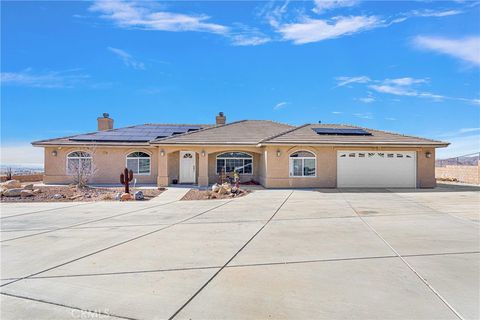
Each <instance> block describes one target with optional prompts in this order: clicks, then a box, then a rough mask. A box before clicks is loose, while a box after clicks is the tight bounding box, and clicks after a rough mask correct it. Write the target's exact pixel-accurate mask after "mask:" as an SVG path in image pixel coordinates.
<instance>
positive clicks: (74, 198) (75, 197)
mask: <svg viewBox="0 0 480 320" xmlns="http://www.w3.org/2000/svg"><path fill="white" fill-rule="evenodd" d="M81 197H82V195H81V194H77V195H76V196H71V197H69V198H68V199H70V200H76V199H78V198H81Z"/></svg>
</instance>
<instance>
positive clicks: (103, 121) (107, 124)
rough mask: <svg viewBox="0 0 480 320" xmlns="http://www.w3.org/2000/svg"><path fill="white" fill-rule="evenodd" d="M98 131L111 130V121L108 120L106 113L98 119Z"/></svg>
mask: <svg viewBox="0 0 480 320" xmlns="http://www.w3.org/2000/svg"><path fill="white" fill-rule="evenodd" d="M97 121H98V131H105V130H110V129H113V119H112V118H109V115H108V113H106V112H104V113H103V117H98V118H97Z"/></svg>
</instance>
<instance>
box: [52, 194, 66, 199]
mask: <svg viewBox="0 0 480 320" xmlns="http://www.w3.org/2000/svg"><path fill="white" fill-rule="evenodd" d="M63 197H64V195H63V194H60V193H55V194H54V195H53V196H52V198H53V199H57V200H58V199H63Z"/></svg>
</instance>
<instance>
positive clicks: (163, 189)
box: [158, 187, 167, 191]
mask: <svg viewBox="0 0 480 320" xmlns="http://www.w3.org/2000/svg"><path fill="white" fill-rule="evenodd" d="M158 190H160V191H165V190H167V188H165V187H158Z"/></svg>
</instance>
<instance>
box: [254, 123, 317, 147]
mask: <svg viewBox="0 0 480 320" xmlns="http://www.w3.org/2000/svg"><path fill="white" fill-rule="evenodd" d="M308 125H310V123H305V124H303V125H301V126H298V127H293V128H292V129H290V130H286V131H283V132H280V133H278V134H275V135H273V136H270V137H267V138H265V139H263V140H260V142H259V143H262V142H266V141H268V140H271V139H274V138H278V137H280V136H283V135H284V134H287V133H290V132H293V131H295V130H298V129H301V128H304V127H306V126H308Z"/></svg>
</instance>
